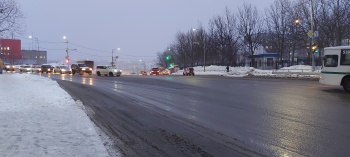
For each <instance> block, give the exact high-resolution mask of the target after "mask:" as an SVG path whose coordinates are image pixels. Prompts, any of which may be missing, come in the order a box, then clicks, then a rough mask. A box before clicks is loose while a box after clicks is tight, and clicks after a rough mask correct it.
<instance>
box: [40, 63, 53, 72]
mask: <svg viewBox="0 0 350 157" xmlns="http://www.w3.org/2000/svg"><path fill="white" fill-rule="evenodd" d="M52 71H53V66H52V65H49V64H43V65H41V73H46V74H47V73H52Z"/></svg>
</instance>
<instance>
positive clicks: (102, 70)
mask: <svg viewBox="0 0 350 157" xmlns="http://www.w3.org/2000/svg"><path fill="white" fill-rule="evenodd" d="M96 75H97V76H101V75H104V76H120V75H122V71H121V70H118V69H116V68H115V67H112V66H106V65H98V66H96Z"/></svg>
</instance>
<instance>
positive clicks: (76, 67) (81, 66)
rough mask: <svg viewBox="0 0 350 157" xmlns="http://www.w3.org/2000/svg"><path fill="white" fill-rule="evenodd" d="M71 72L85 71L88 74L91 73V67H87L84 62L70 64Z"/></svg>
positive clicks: (80, 72) (81, 73)
mask: <svg viewBox="0 0 350 157" xmlns="http://www.w3.org/2000/svg"><path fill="white" fill-rule="evenodd" d="M71 69H72V74H73V75H74V74H75V73H78V74H80V75H83V74H84V73H87V74H89V75H91V74H92V68H89V67H88V66H86V65H85V64H72V65H71Z"/></svg>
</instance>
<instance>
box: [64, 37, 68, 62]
mask: <svg viewBox="0 0 350 157" xmlns="http://www.w3.org/2000/svg"><path fill="white" fill-rule="evenodd" d="M63 39H64V40H66V43H67V48H66V53H67V55H66V62H67V64H68V63H69V49H68V38H67V37H66V36H63Z"/></svg>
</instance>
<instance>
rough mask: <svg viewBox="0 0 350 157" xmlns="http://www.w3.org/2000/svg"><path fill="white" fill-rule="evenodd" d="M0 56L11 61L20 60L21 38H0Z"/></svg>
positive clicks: (6, 60)
mask: <svg viewBox="0 0 350 157" xmlns="http://www.w3.org/2000/svg"><path fill="white" fill-rule="evenodd" d="M0 58H1V59H3V60H4V61H5V62H12V63H13V62H15V61H16V60H21V59H22V54H21V40H16V39H0Z"/></svg>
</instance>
